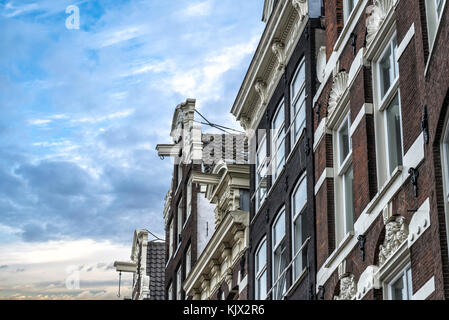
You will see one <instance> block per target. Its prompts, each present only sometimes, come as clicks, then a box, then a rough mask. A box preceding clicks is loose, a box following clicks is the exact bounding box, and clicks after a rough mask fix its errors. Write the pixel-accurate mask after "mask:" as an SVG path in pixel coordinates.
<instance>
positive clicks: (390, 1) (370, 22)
mask: <svg viewBox="0 0 449 320" xmlns="http://www.w3.org/2000/svg"><path fill="white" fill-rule="evenodd" d="M394 3H395V0H375V1H374V4H373V5H371V6H369V7H368V8H366V13H367V15H368V16H369V17H368V18H367V19H366V29H367V35H366V46H367V47H369V46H370V44H371V43H372V42H373V40H374V38H375V37H376V34H377V31H379V29H380V28H381V26H382V23H383V22H384V20H385V18H386V17H387V15H388V13H389V12H390V10H391V9H392V8H393V6H394Z"/></svg>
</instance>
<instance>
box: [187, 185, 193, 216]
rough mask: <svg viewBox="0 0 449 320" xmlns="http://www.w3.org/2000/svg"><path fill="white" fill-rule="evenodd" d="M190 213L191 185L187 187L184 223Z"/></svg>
mask: <svg viewBox="0 0 449 320" xmlns="http://www.w3.org/2000/svg"><path fill="white" fill-rule="evenodd" d="M191 212H192V183H189V184H188V185H187V208H186V222H187V220H188V219H189V217H190V213H191Z"/></svg>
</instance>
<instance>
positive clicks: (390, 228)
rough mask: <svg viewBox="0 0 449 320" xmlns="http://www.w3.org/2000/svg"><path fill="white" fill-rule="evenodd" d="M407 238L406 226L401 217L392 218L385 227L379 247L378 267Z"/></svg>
mask: <svg viewBox="0 0 449 320" xmlns="http://www.w3.org/2000/svg"><path fill="white" fill-rule="evenodd" d="M407 238H408V226H407V224H406V223H405V218H404V217H402V216H393V217H392V218H391V219H390V221H388V222H387V224H386V225H385V240H384V243H383V244H381V245H380V247H379V266H382V265H383V264H384V263H385V261H387V259H388V258H389V257H391V256H392V255H393V254H394V253H395V252H396V250H397V249H398V248H399V247H400V246H401V244H402V243H403V242H404V241H405V240H407Z"/></svg>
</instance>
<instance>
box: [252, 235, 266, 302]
mask: <svg viewBox="0 0 449 320" xmlns="http://www.w3.org/2000/svg"><path fill="white" fill-rule="evenodd" d="M254 260H255V262H256V281H255V282H256V290H255V292H256V300H265V299H266V297H267V242H266V240H263V241H262V243H261V244H260V245H259V249H258V250H257V251H256V256H255V259H254Z"/></svg>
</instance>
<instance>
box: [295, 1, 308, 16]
mask: <svg viewBox="0 0 449 320" xmlns="http://www.w3.org/2000/svg"><path fill="white" fill-rule="evenodd" d="M292 5H293V8H295V10H296V12H298V16H299V21H302V20H304V17H305V16H306V15H307V13H308V10H307V9H308V8H307V0H292Z"/></svg>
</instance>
